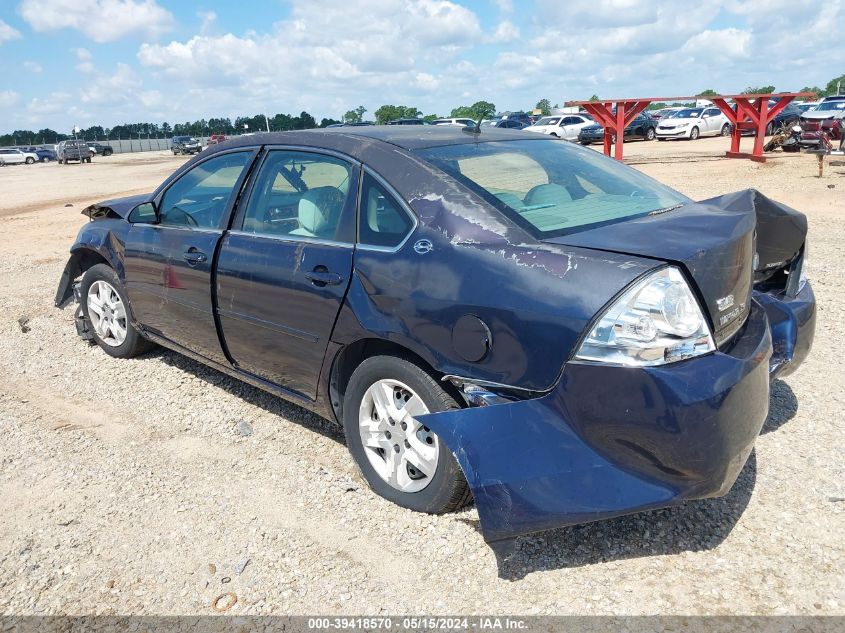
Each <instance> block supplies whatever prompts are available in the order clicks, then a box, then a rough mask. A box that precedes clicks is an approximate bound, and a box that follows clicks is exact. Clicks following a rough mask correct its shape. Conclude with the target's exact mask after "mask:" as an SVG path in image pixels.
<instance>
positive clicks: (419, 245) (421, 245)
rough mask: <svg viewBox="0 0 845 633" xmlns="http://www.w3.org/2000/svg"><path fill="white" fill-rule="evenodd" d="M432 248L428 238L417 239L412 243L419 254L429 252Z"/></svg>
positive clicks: (432, 245)
mask: <svg viewBox="0 0 845 633" xmlns="http://www.w3.org/2000/svg"><path fill="white" fill-rule="evenodd" d="M433 249H434V244H432V243H431V242H430V241H429V240H417V241H416V243H415V244H414V250H415V251H416V252H417V253H419V254H420V255H425V254H426V253H430V252H431V251H432V250H433Z"/></svg>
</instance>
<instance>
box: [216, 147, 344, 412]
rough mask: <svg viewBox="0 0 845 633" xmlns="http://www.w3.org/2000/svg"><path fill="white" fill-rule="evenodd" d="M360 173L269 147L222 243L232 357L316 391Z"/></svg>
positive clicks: (222, 297) (223, 310) (221, 309)
mask: <svg viewBox="0 0 845 633" xmlns="http://www.w3.org/2000/svg"><path fill="white" fill-rule="evenodd" d="M358 173H359V169H358V167H357V165H353V164H352V163H351V162H349V161H346V160H344V159H342V158H338V157H335V156H330V155H327V154H322V153H314V152H306V151H300V150H289V149H276V150H270V151H268V152H267V154H266V156H265V157H264V160H263V161H262V164H261V167H260V168H259V171H258V174H257V176H256V179H255V185H254V186H253V187H252V193H251V194H250V197H249V201H248V203H247V205H246V208H245V211H244V212H243V213H242V214H241V215H242V217H239V218H237V219H236V220H235V226H234V227H233V229H235V228H236V227H237V229H238V230H232V231H231V232H229V233H228V234H227V235H226V236H225V238H224V239H223V242H222V245H221V248H220V256H219V261H218V266H217V310H218V314H219V316H220V324H221V328H222V332H223V338H224V342H225V345H226V348H227V349H228V351H229V354H230V356H231V358H232V360H233V361H234V363H235V366H236V367H237V368H239V369H241V370H243V371H246V372H248V373H251V374H253V375H256V376H258V377H260V378H263V379H265V380H268V381H270V382H272V383H275V384H277V385H280V386H282V387H284V388H286V389H289V390H291V391H295V392H297V393H300V394H302V395H305V396H307V397H309V398H312V399H313V398H315V397H316V394H317V384H318V380H319V376H320V369H321V367H322V363H323V358H324V356H325V353H326V347H327V345H328V341H329V337H330V336H331V334H332V329H333V328H334V322H335V319H336V318H337V314H338V312H339V311H340V306H341V304H342V303H343V300H344V297H345V296H346V289H347V288H348V286H349V280H350V276H351V274H352V256H353V254H354V241H355V200H356V194H357V191H358V186H357V183H358Z"/></svg>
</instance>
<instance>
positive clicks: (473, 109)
mask: <svg viewBox="0 0 845 633" xmlns="http://www.w3.org/2000/svg"><path fill="white" fill-rule="evenodd" d="M494 114H496V106H495V105H494V104H492V103H490V102H489V101H476V102H475V103H473V104H472V105H471V106H458V107H457V108H453V109H452V112H451V113H450V114H449V116H451V117H460V118H470V119H483V118H485V117H489V116H492V115H494Z"/></svg>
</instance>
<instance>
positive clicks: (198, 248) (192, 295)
mask: <svg viewBox="0 0 845 633" xmlns="http://www.w3.org/2000/svg"><path fill="white" fill-rule="evenodd" d="M256 152H257V150H256V149H251V148H246V149H240V150H234V151H228V152H221V153H218V154H214V155H213V156H212V157H210V158H209V159H207V160H204V161H202V162H200V163H197V164H196V165H195V166H193V167H192V168H191V169H189V170H188V171H186V172H185V173H184V174H182V175H181V176H180V177H179V178H177V179H176V180H174V181H173V182H172V183H171V184H170V185H169V186H168V187H167V189H165V190H164V192H163V193H161V194H160V195H159V196H158V208H159V215H160V221H159V222H158V223H149V224H146V223H134V224H132V228H131V229H130V230H129V235H128V236H127V240H126V250H125V258H124V268H125V275H126V290H127V293H128V294H129V300H130V302H131V304H132V310H133V313H134V315H135V317H136V318H137V319H138V321H140V322H141V324H143V325H144V327H145V328H146V329H148V330H151V331H152V332H154V333H156V334H158V335H160V336H163V337H165V338H168V339H170V340H171V341H173V342H175V343H177V344H179V345H181V346H182V347H185V348H187V349H189V350H192V351H194V352H196V353H199V354H201V355H202V356H205V357H206V358H210V359H212V360H216V361H218V362H227V361H226V357H225V355H224V354H223V351H222V349H221V347H220V339H219V336H218V335H217V328H216V326H215V322H214V314H213V311H212V302H211V271H212V265H213V261H214V253H215V251H216V249H217V246H218V243H219V241H220V238H221V237H222V235H223V231H224V229H225V227H226V225H227V224H228V220H229V214H230V213H231V210H232V208H233V206H234V205H235V201H236V200H237V197H238V193H239V192H240V189H241V186H242V184H243V181H244V178H245V177H246V173H247V170H248V167H249V165H250V164H251V163H252V161H253V160H254V158H255V154H256Z"/></svg>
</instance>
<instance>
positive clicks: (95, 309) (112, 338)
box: [87, 280, 127, 347]
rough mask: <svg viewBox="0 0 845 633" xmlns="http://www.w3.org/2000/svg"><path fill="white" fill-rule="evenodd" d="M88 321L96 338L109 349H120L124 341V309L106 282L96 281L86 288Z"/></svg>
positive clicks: (112, 288)
mask: <svg viewBox="0 0 845 633" xmlns="http://www.w3.org/2000/svg"><path fill="white" fill-rule="evenodd" d="M87 304H88V319H89V320H90V321H91V326H92V327H93V328H94V332H96V334H97V337H98V338H99V339H100V340H101V341H102V342H103V343H105V344H106V345H108V346H110V347H120V346H121V345H123V342H124V341H125V340H126V327H127V322H126V307H125V306H124V305H123V301H122V300H121V298H120V295H119V294H117V290H115V289H114V287H113V286H112V285H111V284H109V283H108V282H105V281H102V280H97V281H95V282H94V283H92V284H91V287H90V288H88V298H87Z"/></svg>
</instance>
